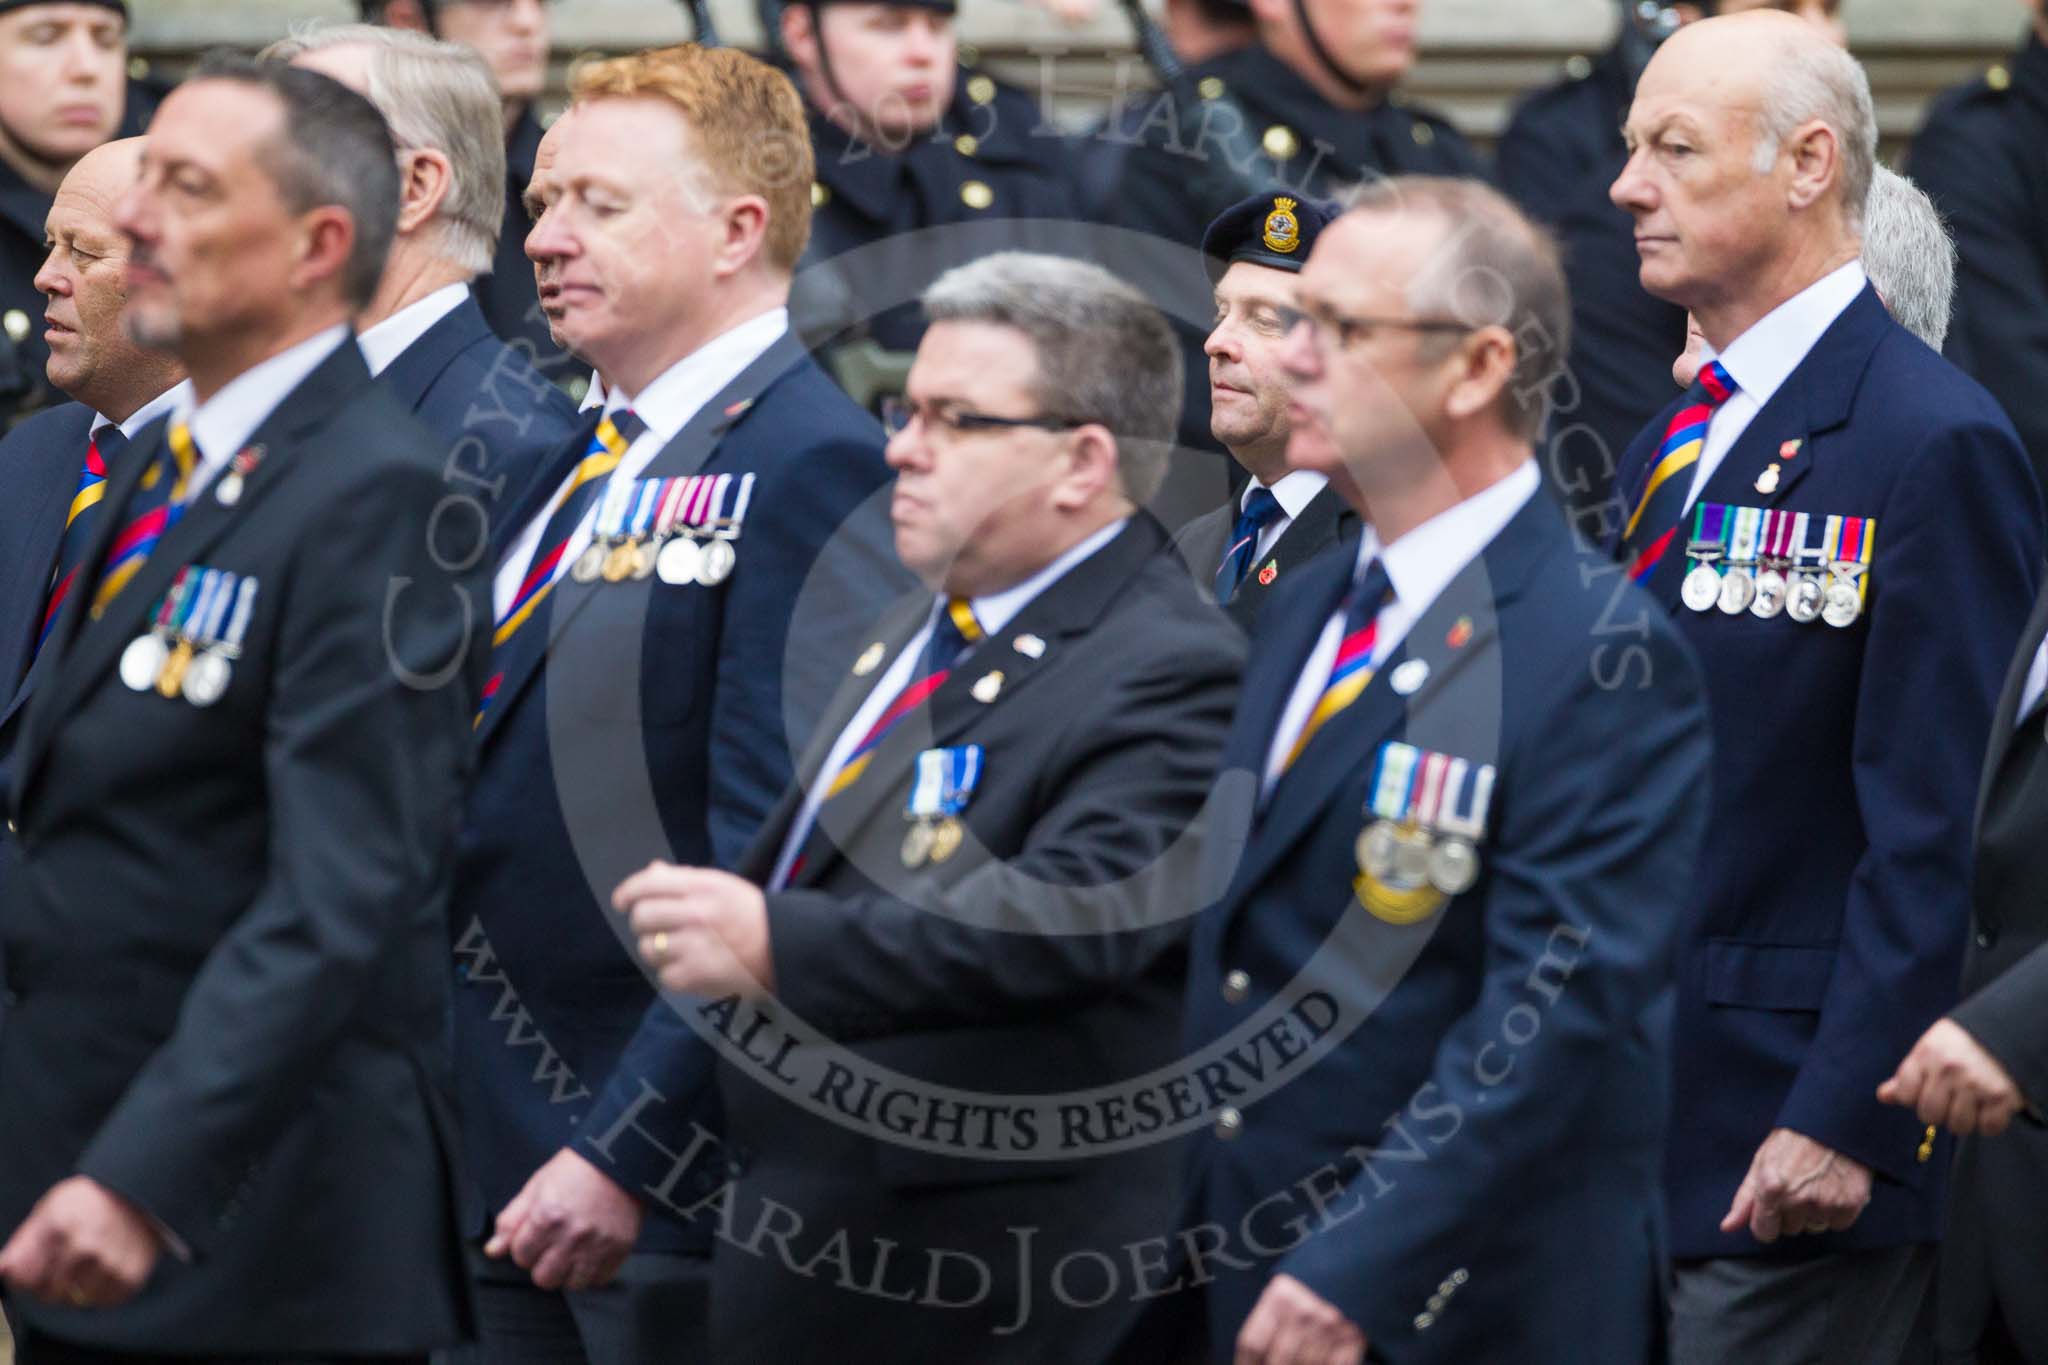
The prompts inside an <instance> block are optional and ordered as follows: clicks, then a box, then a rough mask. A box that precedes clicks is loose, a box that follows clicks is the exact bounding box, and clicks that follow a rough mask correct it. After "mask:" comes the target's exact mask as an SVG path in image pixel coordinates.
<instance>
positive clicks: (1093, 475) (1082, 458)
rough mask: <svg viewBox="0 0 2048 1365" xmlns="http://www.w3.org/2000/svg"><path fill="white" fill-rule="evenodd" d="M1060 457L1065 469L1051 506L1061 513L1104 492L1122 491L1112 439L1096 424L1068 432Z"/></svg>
mask: <svg viewBox="0 0 2048 1365" xmlns="http://www.w3.org/2000/svg"><path fill="white" fill-rule="evenodd" d="M1070 436H1071V439H1070V440H1069V441H1068V442H1067V443H1066V444H1067V450H1066V454H1065V456H1064V459H1065V461H1066V466H1065V468H1064V469H1063V470H1062V471H1061V473H1060V477H1059V481H1058V483H1057V484H1056V485H1055V486H1054V488H1053V506H1054V507H1057V508H1058V509H1059V510H1060V511H1062V512H1078V511H1079V510H1081V509H1082V508H1084V507H1086V506H1088V504H1090V503H1092V502H1094V501H1095V500H1096V499H1097V498H1099V497H1101V496H1102V493H1103V491H1104V490H1105V489H1108V490H1111V491H1115V492H1119V493H1120V492H1122V491H1123V469H1122V465H1121V463H1120V461H1119V459H1118V456H1117V444H1116V437H1115V436H1114V435H1112V434H1111V433H1110V430H1109V428H1108V427H1106V426H1104V425H1102V424H1101V423H1100V422H1090V423H1088V424H1087V425H1086V426H1082V427H1077V428H1075V429H1074V431H1073V432H1072V433H1070Z"/></svg>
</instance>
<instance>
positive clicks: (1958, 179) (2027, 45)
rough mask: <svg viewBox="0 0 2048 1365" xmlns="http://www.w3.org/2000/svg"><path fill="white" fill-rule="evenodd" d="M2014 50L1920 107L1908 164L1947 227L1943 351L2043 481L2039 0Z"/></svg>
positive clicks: (2044, 12) (2044, 160)
mask: <svg viewBox="0 0 2048 1365" xmlns="http://www.w3.org/2000/svg"><path fill="white" fill-rule="evenodd" d="M2026 7H2027V9H2028V10H2029V11H2030V18H2031V21H2032V22H2031V24H2030V26H2029V29H2028V33H2027V37H2026V41H2025V42H2024V43H2023V44H2022V45H2021V47H2020V50H2019V51H2018V52H2016V53H2014V54H2013V55H2012V56H2010V57H2008V58H2007V59H2005V60H2004V61H2002V62H2000V63H1999V64H1998V65H1996V66H1994V67H1992V68H1991V69H1990V70H1988V71H1986V72H1985V73H1984V75H1983V76H1981V77H1979V78H1978V79H1976V80H1974V81H1971V82H1969V83H1968V84H1967V85H1961V86H1958V87H1956V88H1955V89H1953V90H1948V91H1945V92H1943V93H1942V94H1941V95H1939V96H1937V97H1936V98H1935V99H1934V101H1933V102H1932V103H1930V104H1929V105H1928V106H1927V119H1926V122H1925V123H1923V124H1922V125H1921V127H1920V131H1919V132H1918V133H1916V134H1915V135H1914V137H1913V147H1912V151H1911V153H1910V155H1909V160H1908V164H1907V170H1908V171H1909V172H1910V173H1911V174H1912V176H1913V179H1914V180H1915V181H1917V182H1918V183H1919V184H1920V185H1921V186H1922V187H1923V188H1925V189H1926V191H1927V192H1928V194H1930V195H1932V196H1933V198H1934V202H1935V205H1936V206H1937V207H1939V208H1940V210H1941V212H1942V216H1943V217H1944V218H1946V219H1947V220H1948V223H1949V226H1950V227H1951V228H1953V229H1954V231H1955V234H1956V245H1957V247H1958V249H1959V253H1960V256H1961V262H1960V264H1961V267H1962V268H1961V272H1960V276H1959V278H1958V280H1957V290H1956V325H1955V330H1954V331H1953V332H1952V333H1950V336H1949V342H1948V347H1947V349H1946V350H1945V351H1944V352H1943V354H1945V355H1946V356H1948V358H1949V359H1950V360H1953V361H1954V362H1955V363H1956V364H1957V365H1959V366H1961V367H1962V369H1963V370H1964V371H1965V372H1966V373H1968V374H1970V375H1972V376H1973V377H1975V378H1976V379H1978V380H1979V381H1981V382H1982V383H1983V385H1984V387H1985V388H1987V389H1989V390H1991V394H1992V396H1993V397H1994V398H1996V399H1997V400H1998V401H1999V403H2000V404H2001V405H2002V406H2003V407H2004V408H2005V410H2006V412H2007V413H2009V414H2010V415H2011V416H2012V421H2013V426H2014V427H2016V428H2018V430H2019V433H2020V439H2021V440H2022V441H2025V442H2026V445H2027V451H2028V453H2029V454H2030V455H2032V456H2033V458H2034V473H2035V475H2036V477H2039V478H2041V479H2042V480H2043V481H2044V482H2048V8H2044V6H2043V4H2042V0H2026Z"/></svg>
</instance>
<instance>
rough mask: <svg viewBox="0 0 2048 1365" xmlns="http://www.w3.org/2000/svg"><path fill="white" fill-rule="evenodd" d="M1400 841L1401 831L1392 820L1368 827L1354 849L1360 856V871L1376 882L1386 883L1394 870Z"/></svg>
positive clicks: (1375, 822) (1360, 834)
mask: <svg viewBox="0 0 2048 1365" xmlns="http://www.w3.org/2000/svg"><path fill="white" fill-rule="evenodd" d="M1400 841H1401V835H1400V831H1399V830H1398V829H1396V828H1395V826H1394V823H1393V822H1392V821H1391V820H1375V821H1373V822H1372V823H1371V824H1369V825H1367V826H1366V827H1365V829H1364V830H1363V831H1361V832H1360V833H1359V836H1358V841H1357V843H1356V844H1355V845H1354V846H1353V848H1352V852H1353V853H1355V854H1357V855H1358V870H1359V871H1360V872H1363V873H1364V874H1365V875H1366V876H1368V877H1371V878H1372V879H1373V880H1374V881H1381V882H1383V881H1385V880H1386V879H1387V878H1388V876H1389V875H1391V874H1392V872H1393V870H1394V850H1395V849H1396V848H1397V847H1398V846H1399V844H1400Z"/></svg>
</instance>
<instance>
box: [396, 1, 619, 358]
mask: <svg viewBox="0 0 2048 1365" xmlns="http://www.w3.org/2000/svg"><path fill="white" fill-rule="evenodd" d="M362 6H363V18H364V19H365V20H367V21H368V22H370V23H380V24H389V25H391V26H392V27H393V28H410V29H417V30H418V31H419V32H421V33H428V34H432V35H433V36H434V37H436V38H441V39H445V40H446V41H448V42H451V43H461V44H462V45H463V46H464V47H473V48H475V49H476V50H477V51H478V52H480V53H482V54H483V57H484V60H485V61H487V62H489V63H490V66H491V74H492V75H493V76H495V77H496V78H497V81H498V94H499V95H500V96H502V97H503V99H504V101H505V162H506V176H505V221H504V227H503V229H502V230H501V231H500V232H499V233H498V252H497V256H496V258H495V260H494V261H493V262H492V265H491V273H490V274H489V275H487V276H484V277H483V278H481V279H479V280H478V281H477V284H476V291H477V302H478V303H479V304H481V305H482V306H483V310H484V316H485V317H486V318H487V319H489V320H490V324H491V330H492V331H494V332H496V333H497V334H498V335H499V336H501V337H503V338H504V339H505V340H507V341H510V342H513V343H515V344H517V343H522V342H523V343H525V345H521V346H520V349H521V350H525V349H526V347H527V346H528V345H530V346H531V347H532V350H531V352H530V353H529V354H530V355H531V356H532V357H533V363H534V364H535V365H537V366H539V367H540V369H541V372H542V373H544V374H546V375H547V376H548V377H549V378H550V379H552V380H554V381H555V382H557V383H562V384H566V383H567V381H568V380H569V378H570V377H571V376H573V375H579V374H580V373H581V370H580V368H579V367H578V366H577V365H576V364H575V362H574V361H572V360H570V359H569V357H568V355H567V353H566V352H564V351H563V350H562V349H561V348H560V347H559V346H557V345H556V344H555V341H554V338H553V337H551V336H550V335H549V334H548V324H547V318H546V317H545V316H543V315H542V313H541V311H540V302H539V299H538V296H537V294H536V291H535V289H534V283H533V267H532V266H531V265H530V264H528V262H527V259H526V251H525V244H526V234H527V231H528V230H529V229H530V228H532V226H533V222H532V220H531V219H529V218H528V217H527V216H526V206H525V203H524V202H523V196H524V195H525V193H526V182H527V181H529V180H531V179H532V178H533V156H534V152H535V151H536V150H537V149H538V148H539V146H540V138H541V133H542V131H543V130H542V127H541V121H540V114H539V110H538V101H539V99H540V95H541V92H542V91H543V90H545V89H546V88H547V76H548V52H549V50H550V47H551V44H552V34H551V32H550V27H549V23H548V0H362Z"/></svg>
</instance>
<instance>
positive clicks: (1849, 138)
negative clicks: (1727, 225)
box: [1755, 37, 1877, 230]
mask: <svg viewBox="0 0 2048 1365" xmlns="http://www.w3.org/2000/svg"><path fill="white" fill-rule="evenodd" d="M1815 119H1818V120H1820V121H1821V122H1822V123H1825V124H1826V125H1827V126H1828V127H1829V128H1830V129H1832V130H1833V131H1834V134H1835V145H1836V147H1837V148H1838V149H1839V153H1840V156H1841V163H1842V174H1841V183H1840V190H1841V195H1842V201H1841V202H1842V212H1843V216H1844V217H1846V218H1847V219H1848V221H1849V226H1850V227H1852V228H1856V229H1859V230H1860V229H1861V228H1862V226H1863V209H1864V201H1865V200H1867V199H1868V198H1869V197H1870V182H1871V179H1872V176H1873V174H1874V172H1875V171H1876V168H1877V112H1876V110H1875V109H1874V108H1873V106H1872V105H1871V101H1870V76H1869V74H1868V73H1867V72H1865V71H1864V69H1863V64H1862V63H1861V62H1859V61H1857V60H1856V59H1855V58H1854V57H1851V56H1850V55H1849V54H1848V53H1847V52H1844V51H1843V50H1842V49H1841V48H1839V47H1836V46H1835V45H1834V44H1833V43H1830V42H1827V41H1825V40H1823V39H1821V38H1818V37H1814V38H1811V39H1808V40H1806V41H1801V42H1796V43H1789V44H1787V45H1786V46H1785V47H1784V48H1783V49H1782V50H1780V51H1779V52H1778V53H1777V54H1776V55H1775V60H1774V62H1773V64H1772V68H1771V70H1770V71H1769V72H1768V73H1767V75H1766V77H1765V79H1764V81H1763V103H1762V106H1761V108H1760V109H1759V111H1758V114H1757V144H1756V157H1755V166H1756V169H1757V171H1758V173H1760V174H1761V173H1763V172H1766V171H1768V170H1770V168H1771V167H1772V166H1773V165H1775V164H1776V163H1777V160H1778V153H1779V152H1780V151H1781V150H1783V148H1784V146H1785V142H1786V140H1787V139H1789V138H1790V137H1791V136H1792V134H1793V133H1794V132H1796V131H1798V129H1799V128H1800V127H1801V126H1802V125H1804V124H1807V123H1811V122H1813V121H1814V120H1815Z"/></svg>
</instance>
